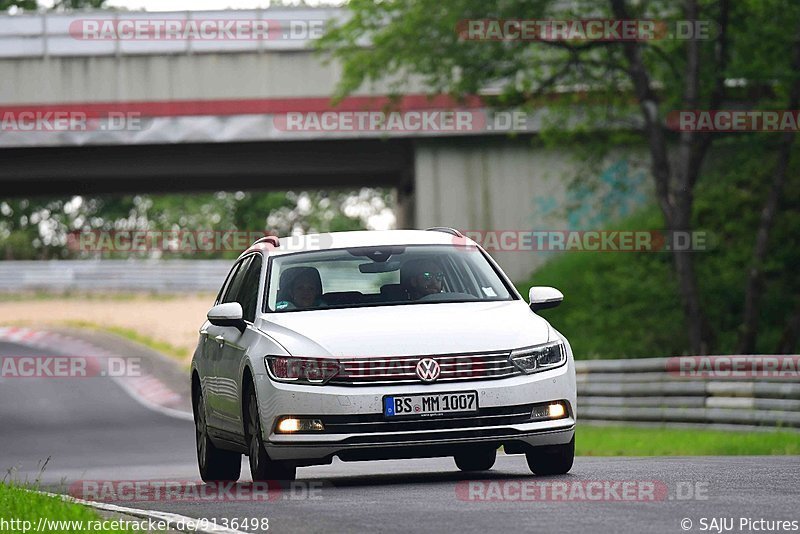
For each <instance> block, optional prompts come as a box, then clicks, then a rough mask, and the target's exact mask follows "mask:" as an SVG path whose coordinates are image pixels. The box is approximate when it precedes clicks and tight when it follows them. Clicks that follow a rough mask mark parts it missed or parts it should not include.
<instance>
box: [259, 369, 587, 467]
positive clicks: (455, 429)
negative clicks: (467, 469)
mask: <svg viewBox="0 0 800 534" xmlns="http://www.w3.org/2000/svg"><path fill="white" fill-rule="evenodd" d="M256 385H257V390H258V391H257V395H258V399H259V412H260V414H261V419H262V422H261V423H262V429H264V436H263V438H264V443H265V446H266V449H267V453H268V454H269V456H270V458H272V459H274V460H291V461H296V462H298V463H301V464H302V463H304V462H309V463H312V462H318V463H325V462H327V461H330V459H331V458H332V457H333V456H339V458H340V459H342V460H362V459H388V458H415V457H433V456H449V455H452V454H453V451H454V450H457V449H459V448H461V447H468V446H470V445H472V444H475V443H494V444H497V445H498V446H500V445H503V446H505V448H506V451H507V452H524V451H525V449H526V448H529V447H536V446H542V445H556V444H563V443H568V442H569V441H570V440H571V439H572V437H573V434H574V428H575V421H576V408H575V406H576V404H575V402H576V388H575V371H574V364H573V361H572V359H571V358H570V359H569V360H568V361H567V363H566V364H565V365H564V366H562V367H560V368H558V369H553V370H551V371H545V372H542V373H535V374H532V375H520V376H515V377H511V378H505V379H500V380H484V381H481V380H477V381H465V382H456V383H453V382H451V383H438V384H422V383H420V384H419V385H416V384H415V385H402V386H376V387H359V388H352V387H344V386H330V385H327V386H303V385H296V384H284V383H279V382H274V381H272V380H271V379H270V378H269V377H268V376H267V375H266V374H264V375H259V376H258V377H257V378H256ZM459 391H476V392H477V394H478V406H479V409H480V411H479V413H477V414H475V416H474V417H464V416H461V417H456V416H453V417H447V416H445V417H442V418H430V419H425V420H421V419H417V420H414V421H409V422H404V423H403V424H399V423H396V422H394V421H392V423H389V422H387V420H385V419H384V418H383V415H382V414H383V401H382V399H383V396H384V395H388V394H391V395H411V394H420V393H450V392H459ZM558 400H564V401H566V402H567V404H568V406H569V410H568V414H567V417H565V418H562V419H555V420H545V421H531V420H530V418H529V417H528V418H526V417H525V415H524V413H525V409H528V413H530V408H529V407H530V406H531V405H533V404H538V403H546V402H551V401H558ZM282 416H306V417H316V418H320V419H322V420H323V421H324V422H328V423H333V424H329V425H326V428H330V429H331V432H328V431H326V432H324V433H323V432H321V433H313V434H311V433H305V434H278V433H275V431H274V429H275V423H276V421H277V419H278V418H280V417H282Z"/></svg>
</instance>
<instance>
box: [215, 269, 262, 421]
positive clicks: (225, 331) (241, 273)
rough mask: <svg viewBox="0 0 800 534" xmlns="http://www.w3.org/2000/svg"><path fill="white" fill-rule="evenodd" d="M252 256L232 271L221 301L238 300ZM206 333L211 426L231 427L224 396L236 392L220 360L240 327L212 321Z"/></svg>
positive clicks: (222, 302)
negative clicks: (220, 324) (227, 422)
mask: <svg viewBox="0 0 800 534" xmlns="http://www.w3.org/2000/svg"><path fill="white" fill-rule="evenodd" d="M252 258H253V257H252V256H248V257H246V258H244V259H242V260H241V261H239V262H238V263H237V264H236V266H235V267H234V271H232V272H233V275H232V276H231V277H230V281H229V282H228V286H227V287H226V288H225V290H224V291H223V293H222V298H221V299H220V301H219V304H224V303H226V302H236V298H237V296H238V294H239V289H240V288H241V286H242V283H243V282H244V278H245V276H246V274H247V267H248V266H249V265H250V262H251V261H252ZM206 332H207V334H206V336H207V338H208V341H207V342H206V348H207V354H208V359H207V363H208V366H209V368H210V373H209V375H208V378H207V380H206V405H207V406H208V424H209V426H211V427H214V428H218V429H221V430H224V429H226V427H227V426H228V425H227V424H226V421H225V416H224V413H223V411H222V406H223V405H224V398H225V397H226V396H229V395H235V393H236V392H235V390H232V389H231V386H230V384H229V383H228V381H227V380H226V379H225V377H224V376H222V375H221V374H220V365H219V362H220V360H221V359H222V353H223V351H224V347H225V342H226V340H230V339H232V338H234V337H236V336H237V335H238V334H239V330H237V329H236V328H234V327H232V326H216V325H213V324H210V323H209V324H208V326H207V327H206Z"/></svg>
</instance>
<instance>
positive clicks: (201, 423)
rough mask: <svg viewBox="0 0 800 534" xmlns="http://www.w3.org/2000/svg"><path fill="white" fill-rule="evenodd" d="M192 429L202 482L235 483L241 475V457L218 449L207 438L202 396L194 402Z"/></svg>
mask: <svg viewBox="0 0 800 534" xmlns="http://www.w3.org/2000/svg"><path fill="white" fill-rule="evenodd" d="M194 427H195V440H196V443H197V466H198V468H199V469H200V478H201V479H202V480H203V482H215V481H224V482H236V481H237V480H239V476H240V475H241V474H242V455H241V454H239V453H236V452H231V451H225V450H222V449H218V448H217V447H216V446H215V445H214V444H213V443H212V442H211V438H209V437H208V425H207V424H206V405H205V401H204V400H203V394H202V393H198V394H197V399H196V400H195V402H194Z"/></svg>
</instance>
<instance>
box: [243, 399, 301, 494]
mask: <svg viewBox="0 0 800 534" xmlns="http://www.w3.org/2000/svg"><path fill="white" fill-rule="evenodd" d="M247 441H248V444H249V449H250V450H249V452H248V456H249V457H250V474H251V475H252V477H253V481H254V482H265V481H267V480H294V479H295V477H296V476H297V467H295V466H293V465H290V464H287V463H286V462H278V461H275V460H271V459H270V457H269V456H268V455H267V450H266V449H265V448H264V441H263V439H262V437H261V418H260V417H259V415H258V401H257V400H256V394H255V393H253V391H250V392H249V394H248V396H247Z"/></svg>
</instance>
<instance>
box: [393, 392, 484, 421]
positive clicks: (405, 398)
mask: <svg viewBox="0 0 800 534" xmlns="http://www.w3.org/2000/svg"><path fill="white" fill-rule="evenodd" d="M477 411H478V393H477V392H475V391H467V392H463V393H435V394H430V395H392V396H388V395H387V396H385V397H384V398H383V415H384V416H386V417H405V416H412V417H413V416H419V417H430V416H435V415H442V414H448V413H471V412H477Z"/></svg>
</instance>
